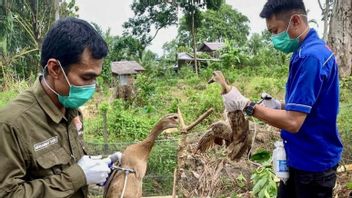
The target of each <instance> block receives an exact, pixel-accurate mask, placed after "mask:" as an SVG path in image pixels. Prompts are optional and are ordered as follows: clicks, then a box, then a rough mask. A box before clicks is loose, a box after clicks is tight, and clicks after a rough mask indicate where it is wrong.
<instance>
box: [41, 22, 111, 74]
mask: <svg viewBox="0 0 352 198" xmlns="http://www.w3.org/2000/svg"><path fill="white" fill-rule="evenodd" d="M86 48H87V49H89V50H90V53H91V56H92V57H93V58H95V59H102V58H104V57H105V56H106V55H107V54H108V47H107V44H106V42H105V41H104V39H103V38H102V36H101V35H100V34H99V33H98V32H97V31H96V30H95V29H94V28H93V26H91V25H90V24H89V23H88V22H86V21H84V20H81V19H77V18H74V17H67V18H65V19H60V20H58V21H57V22H56V23H55V24H54V25H53V26H52V27H51V28H50V30H49V31H48V33H47V34H46V36H45V38H44V41H43V44H42V50H41V60H40V64H41V66H42V67H43V68H44V67H45V65H46V64H47V62H48V60H49V59H50V58H55V59H58V60H59V61H60V63H61V65H62V67H63V68H64V70H65V71H67V70H69V67H70V65H71V64H75V63H79V62H80V61H81V55H82V53H83V51H84V49H86Z"/></svg>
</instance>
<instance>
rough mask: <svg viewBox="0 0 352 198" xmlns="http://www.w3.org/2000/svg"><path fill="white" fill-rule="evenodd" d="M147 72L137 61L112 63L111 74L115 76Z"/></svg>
mask: <svg viewBox="0 0 352 198" xmlns="http://www.w3.org/2000/svg"><path fill="white" fill-rule="evenodd" d="M141 71H145V69H144V68H143V67H142V66H141V65H140V64H139V63H137V62H136V61H117V62H112V63H111V72H112V73H113V74H118V75H124V74H136V73H138V72H141Z"/></svg>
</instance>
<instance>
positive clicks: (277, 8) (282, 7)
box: [259, 0, 307, 19]
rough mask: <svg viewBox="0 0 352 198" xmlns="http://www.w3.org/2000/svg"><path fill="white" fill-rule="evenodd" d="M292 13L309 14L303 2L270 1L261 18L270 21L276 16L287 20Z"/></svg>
mask: <svg viewBox="0 0 352 198" xmlns="http://www.w3.org/2000/svg"><path fill="white" fill-rule="evenodd" d="M292 13H298V14H304V15H306V14H307V11H306V7H305V6H304V3H303V0H268V1H267V2H266V3H265V5H264V7H263V10H262V11H261V12H260V15H259V16H260V17H262V18H265V19H269V18H270V17H272V16H273V15H275V16H279V17H281V18H282V17H284V18H285V19H287V16H290V15H291V14H292Z"/></svg>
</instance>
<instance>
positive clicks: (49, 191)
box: [0, 78, 87, 198]
mask: <svg viewBox="0 0 352 198" xmlns="http://www.w3.org/2000/svg"><path fill="white" fill-rule="evenodd" d="M77 116H79V117H77ZM77 118H78V122H77ZM80 120H81V116H80V113H79V111H78V110H70V109H68V110H67V111H66V115H64V114H63V113H62V112H61V111H60V110H59V109H58V108H57V107H56V106H55V105H54V103H53V102H52V101H51V99H50V98H49V96H48V95H47V94H46V93H45V91H44V89H43V88H42V86H41V84H40V82H39V78H38V79H37V80H36V82H35V84H34V86H33V87H32V88H31V89H29V90H27V91H25V92H23V93H22V94H20V95H19V96H18V97H17V98H16V99H15V100H14V101H12V102H11V103H10V104H9V105H8V106H7V107H5V108H4V109H1V110H0V197H15V198H20V197H28V198H35V197H48V198H51V197H52V198H55V197H86V196H87V186H86V180H85V176H84V173H83V171H82V169H81V168H80V167H79V166H78V165H77V161H78V160H79V159H80V158H81V157H82V156H83V155H84V150H83V137H82V131H81V130H80V129H77V127H79V125H80V124H81V122H80Z"/></svg>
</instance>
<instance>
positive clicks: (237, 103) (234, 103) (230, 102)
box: [222, 87, 249, 112]
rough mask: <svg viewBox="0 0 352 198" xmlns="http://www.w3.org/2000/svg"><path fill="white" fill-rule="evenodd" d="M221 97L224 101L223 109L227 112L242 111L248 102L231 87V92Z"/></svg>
mask: <svg viewBox="0 0 352 198" xmlns="http://www.w3.org/2000/svg"><path fill="white" fill-rule="evenodd" d="M222 97H223V99H224V105H225V109H226V111H228V112H232V111H236V110H241V111H243V109H244V108H245V107H246V105H247V104H248V102H249V100H248V98H246V97H244V96H243V95H242V94H241V93H240V92H239V91H238V89H237V88H236V87H232V89H231V91H230V92H228V93H227V94H224V95H222Z"/></svg>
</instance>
